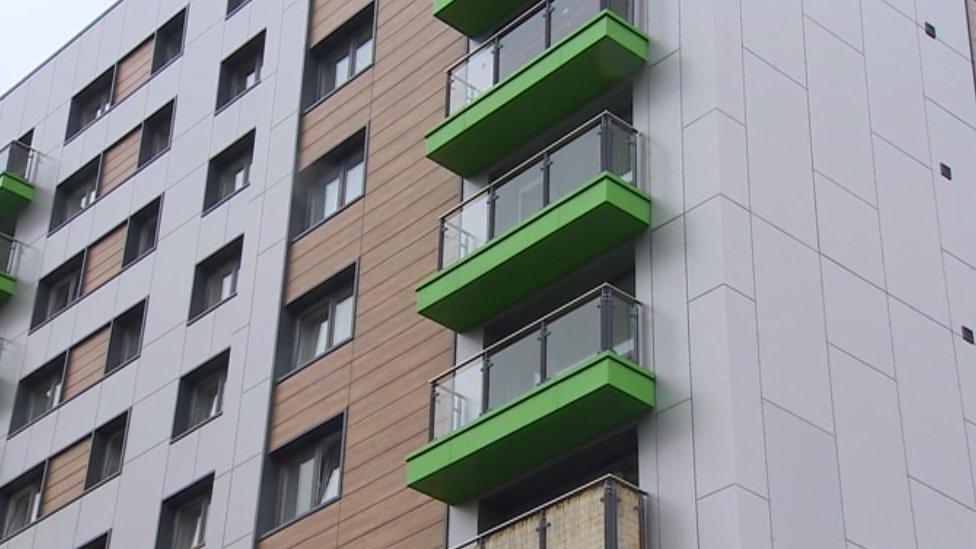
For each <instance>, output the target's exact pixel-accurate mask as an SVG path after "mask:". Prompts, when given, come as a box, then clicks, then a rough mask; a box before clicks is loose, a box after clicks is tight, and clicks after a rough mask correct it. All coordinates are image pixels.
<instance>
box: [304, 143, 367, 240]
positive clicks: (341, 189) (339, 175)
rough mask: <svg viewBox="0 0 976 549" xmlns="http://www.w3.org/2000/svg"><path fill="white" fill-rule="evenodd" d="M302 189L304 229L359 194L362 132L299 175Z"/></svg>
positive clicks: (363, 147) (363, 156) (362, 168)
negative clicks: (303, 192)
mask: <svg viewBox="0 0 976 549" xmlns="http://www.w3.org/2000/svg"><path fill="white" fill-rule="evenodd" d="M299 177H300V185H302V187H304V189H305V215H304V219H305V225H304V227H303V229H308V228H310V227H313V226H315V225H316V224H318V223H320V222H321V221H323V220H324V219H327V218H328V217H330V216H331V215H333V214H335V213H336V212H337V211H338V210H339V209H340V208H342V207H343V206H345V205H346V204H349V203H350V202H352V201H354V200H356V199H357V198H359V197H360V196H362V194H363V187H364V186H365V183H366V131H365V130H361V131H360V132H358V133H357V134H356V135H355V136H353V137H352V138H350V139H348V140H347V141H346V142H345V143H343V144H342V145H340V146H338V147H336V148H335V149H334V150H332V151H329V152H328V153H326V155H325V156H323V157H322V158H320V159H319V160H317V161H316V162H315V163H314V164H312V165H311V166H309V167H308V168H306V169H305V170H304V171H303V172H302V173H301V174H300V176H299Z"/></svg>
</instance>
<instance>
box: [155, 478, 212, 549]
mask: <svg viewBox="0 0 976 549" xmlns="http://www.w3.org/2000/svg"><path fill="white" fill-rule="evenodd" d="M213 484H214V473H213V472H210V473H209V474H207V475H205V476H204V477H202V478H199V479H198V480H196V481H194V482H193V483H191V484H190V485H189V486H186V487H185V488H183V489H181V490H179V491H178V492H176V493H175V494H173V495H170V496H169V497H167V498H165V499H164V500H163V503H162V505H161V506H160V511H159V522H158V527H157V528H156V543H155V547H156V549H172V547H173V543H174V541H175V539H176V535H177V533H178V526H177V525H178V524H179V519H180V515H181V514H182V513H183V512H184V511H185V510H186V509H187V508H189V507H192V506H194V505H199V504H201V502H202V511H201V523H202V526H201V528H200V530H201V535H202V536H203V542H204V543H206V535H207V521H208V518H209V515H210V504H211V503H212V502H213V501H212V500H213ZM191 547H202V545H199V544H197V545H193V546H191Z"/></svg>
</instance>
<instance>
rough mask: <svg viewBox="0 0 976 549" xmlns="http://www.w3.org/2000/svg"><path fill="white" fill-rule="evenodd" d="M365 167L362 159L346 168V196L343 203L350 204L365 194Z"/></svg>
mask: <svg viewBox="0 0 976 549" xmlns="http://www.w3.org/2000/svg"><path fill="white" fill-rule="evenodd" d="M364 168H365V164H364V163H363V161H362V160H360V161H359V162H357V163H355V164H353V165H352V166H350V167H349V169H347V170H346V196H345V197H344V199H343V202H342V203H343V204H348V203H350V202H352V201H353V200H355V199H356V198H359V196H360V195H362V194H363V179H365V178H364V175H365V169H364Z"/></svg>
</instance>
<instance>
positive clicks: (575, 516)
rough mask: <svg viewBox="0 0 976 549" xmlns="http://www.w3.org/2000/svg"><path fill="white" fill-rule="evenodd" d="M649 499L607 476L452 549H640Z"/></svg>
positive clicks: (644, 542)
mask: <svg viewBox="0 0 976 549" xmlns="http://www.w3.org/2000/svg"><path fill="white" fill-rule="evenodd" d="M647 498H648V496H647V493H645V492H644V491H642V490H640V489H639V488H637V487H636V486H634V485H633V484H630V483H629V482H627V481H625V480H622V479H620V478H618V477H616V476H613V475H607V476H605V477H603V478H600V479H597V480H596V481H593V482H591V483H589V484H586V485H584V486H582V487H580V488H577V489H576V490H573V491H571V492H569V493H567V494H565V495H563V496H561V497H559V498H557V499H555V500H552V501H550V502H548V503H546V504H544V505H541V506H539V507H537V508H535V509H533V510H531V511H529V512H527V513H524V514H522V515H520V516H518V517H516V518H514V519H512V520H510V521H507V522H505V523H503V524H501V525H499V526H497V527H495V528H492V529H491V530H489V531H487V532H485V533H483V534H481V535H479V536H478V537H476V538H474V539H472V540H470V541H467V542H464V543H462V544H460V545H456V546H454V547H453V548H452V549H553V548H568V547H573V548H576V549H641V548H642V547H646V543H647V541H646V540H647V519H646V516H645V510H646V509H647Z"/></svg>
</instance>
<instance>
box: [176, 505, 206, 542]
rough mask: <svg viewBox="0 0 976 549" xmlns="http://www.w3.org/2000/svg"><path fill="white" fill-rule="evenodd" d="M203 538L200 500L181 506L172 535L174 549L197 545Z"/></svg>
mask: <svg viewBox="0 0 976 549" xmlns="http://www.w3.org/2000/svg"><path fill="white" fill-rule="evenodd" d="M202 540H203V506H202V504H201V502H198V501H194V502H193V503H191V504H189V505H186V506H185V507H183V508H181V509H180V510H179V512H178V513H177V515H176V532H174V535H173V547H174V548H175V549H192V548H194V547H199V546H200V544H201V542H202Z"/></svg>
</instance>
